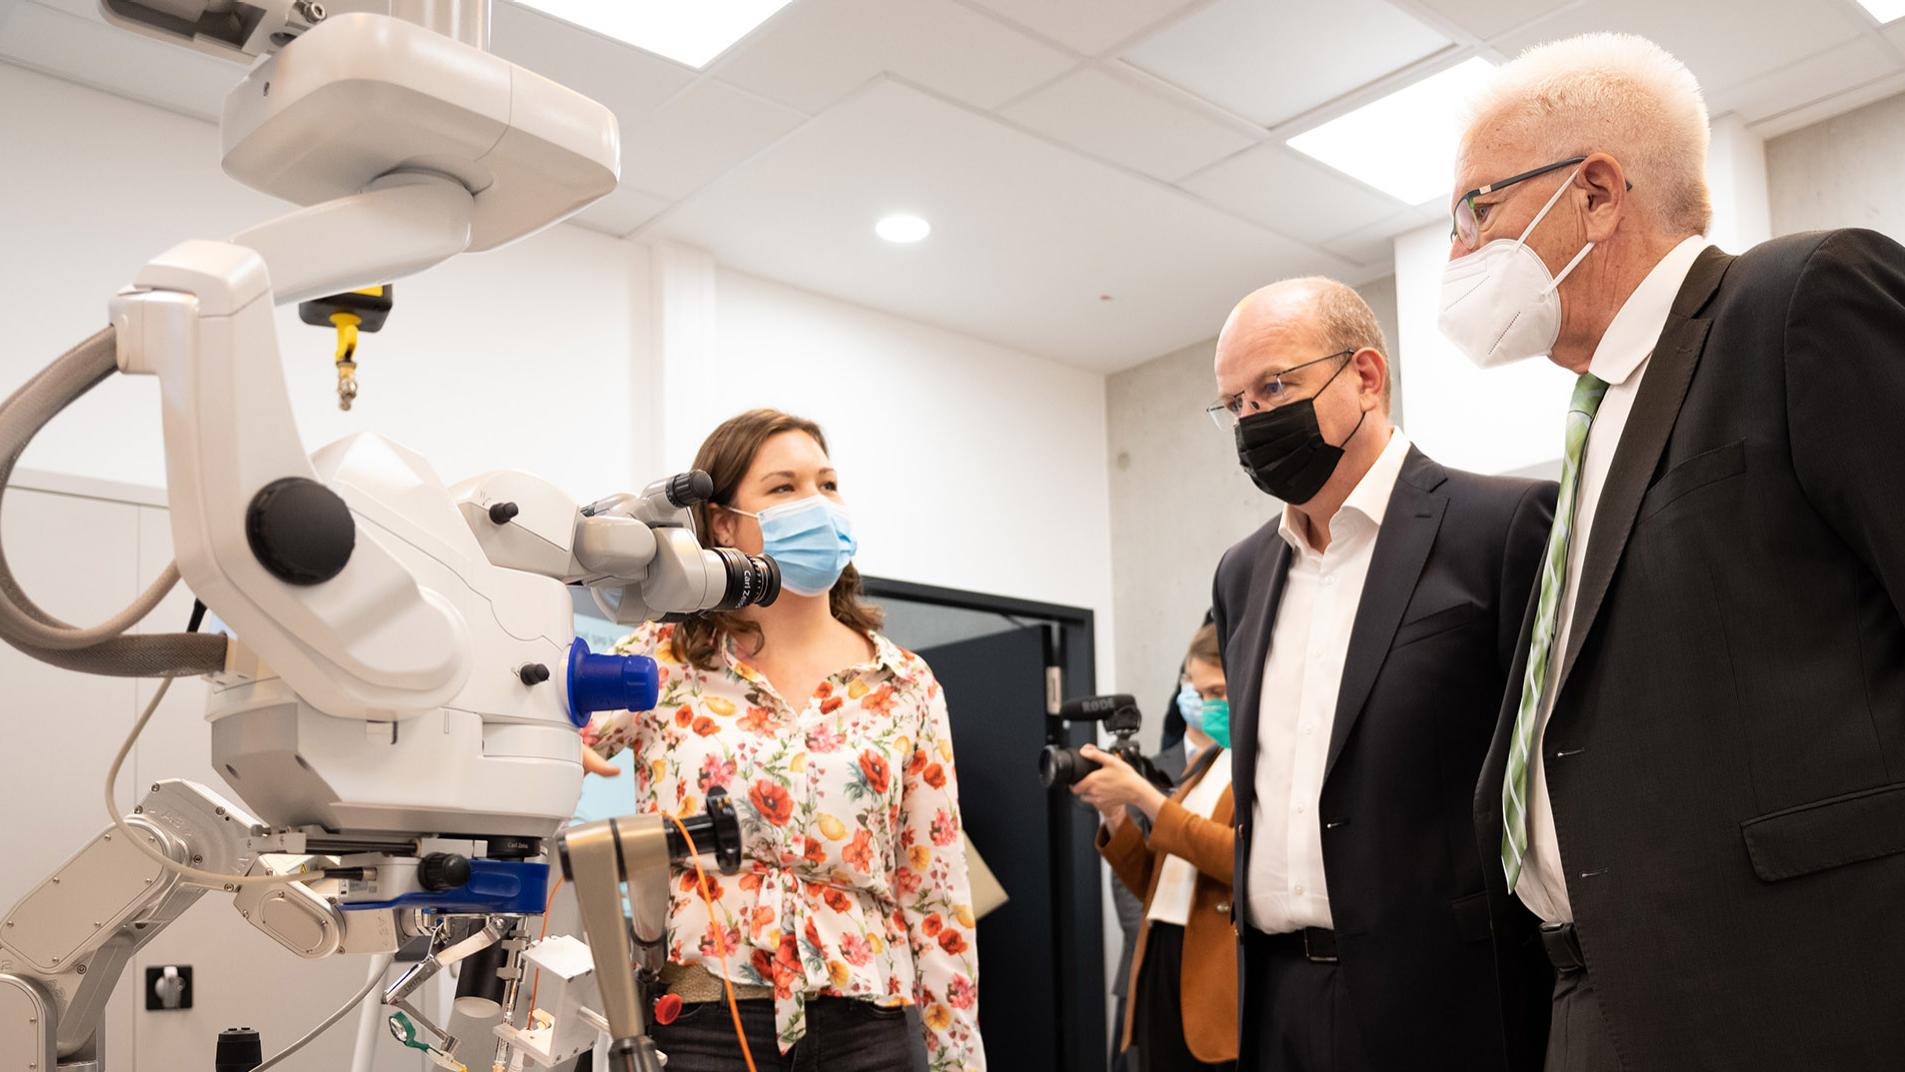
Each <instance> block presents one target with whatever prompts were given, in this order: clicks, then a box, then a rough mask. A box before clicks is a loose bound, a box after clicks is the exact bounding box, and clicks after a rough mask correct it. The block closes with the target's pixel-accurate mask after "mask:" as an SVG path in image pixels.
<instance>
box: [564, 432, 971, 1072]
mask: <svg viewBox="0 0 1905 1072" xmlns="http://www.w3.org/2000/svg"><path fill="white" fill-rule="evenodd" d="M695 468H697V469H702V470H705V471H706V472H707V473H708V474H709V475H710V476H712V477H713V478H714V496H713V498H712V500H711V501H710V502H708V503H707V504H706V505H703V506H697V507H696V508H695V514H696V517H695V521H696V530H697V532H698V533H699V534H700V537H701V541H702V543H703V544H705V545H721V546H728V547H736V548H739V549H741V550H743V551H746V552H748V553H750V554H761V553H766V554H768V555H770V556H772V557H773V558H774V560H775V561H776V562H778V563H779V564H780V568H781V574H782V593H781V596H780V598H779V600H778V601H777V602H775V603H774V604H773V605H772V606H768V607H750V608H748V609H746V610H742V611H737V612H733V613H727V614H718V615H713V616H709V617H703V618H690V619H688V620H685V621H681V622H677V623H669V624H662V623H650V624H648V625H644V626H642V627H641V628H640V629H638V630H636V631H635V632H634V633H633V634H631V635H630V636H629V637H627V638H626V639H624V640H623V641H621V642H620V643H619V644H617V645H616V650H617V651H620V652H624V653H633V654H642V655H648V656H651V657H653V658H654V659H655V660H656V661H657V662H658V663H659V664H660V668H661V699H660V702H659V703H657V704H656V706H655V708H654V710H652V711H646V712H641V713H636V714H631V713H629V712H622V713H619V714H616V715H613V716H610V717H608V718H605V719H602V720H600V721H598V722H597V723H596V724H594V725H593V726H591V727H590V729H589V732H588V733H587V734H586V735H585V736H587V737H588V738H589V739H590V740H591V741H592V742H593V746H594V749H595V751H596V752H597V753H599V754H600V755H601V756H603V757H606V756H610V755H613V754H614V753H615V752H617V751H620V750H621V749H622V748H623V747H628V748H631V749H633V750H634V752H635V753H636V759H635V762H634V763H633V764H632V767H633V770H634V772H635V785H634V787H633V792H634V799H635V803H636V805H637V807H639V808H641V809H644V810H648V811H658V812H668V813H672V814H677V815H689V814H693V813H695V812H697V811H699V810H700V809H701V808H702V806H703V801H705V800H706V798H707V796H708V795H709V793H710V792H712V791H713V790H714V789H715V788H716V787H717V786H718V787H721V788H722V789H724V790H725V791H726V792H727V793H728V794H729V796H730V797H732V798H733V800H734V802H735V805H736V809H737V810H738V812H739V814H740V819H741V825H742V835H743V844H744V846H745V856H744V858H743V864H742V868H741V871H740V873H739V874H736V875H720V874H713V873H710V874H708V876H707V893H708V895H709V897H710V899H711V901H712V913H713V918H710V908H709V905H708V904H707V903H705V902H704V901H703V897H702V892H701V891H700V890H698V889H697V888H696V883H695V880H694V876H693V874H692V873H688V874H686V875H683V876H682V879H683V881H678V882H676V883H674V884H673V888H672V891H671V892H672V902H671V904H670V906H669V913H668V930H669V937H670V944H669V950H668V965H667V967H666V968H665V969H664V971H663V973H662V983H663V985H664V987H665V988H666V989H667V991H668V993H670V994H673V995H675V996H676V997H678V998H680V1000H681V1002H682V1011H681V1013H680V1015H679V1016H678V1017H677V1018H675V1019H674V1020H673V1021H672V1022H666V1023H664V1022H660V1021H659V1020H658V1022H657V1024H656V1026H655V1028H654V1030H653V1038H654V1040H655V1043H656V1045H657V1046H658V1047H659V1048H660V1049H661V1050H663V1051H664V1052H665V1053H667V1054H668V1056H669V1063H668V1067H669V1072H733V1070H737V1069H740V1068H742V1067H743V1065H742V1060H741V1054H740V1048H739V1046H738V1045H737V1044H736V1040H735V1037H734V1026H733V1024H732V1022H731V1019H730V1017H729V1014H728V1011H727V1008H726V1006H725V1002H724V1000H723V998H724V996H725V995H724V993H723V987H722V985H721V982H720V973H721V972H723V971H725V972H726V973H727V975H728V978H729V979H730V980H732V982H733V984H734V992H735V997H736V998H738V999H739V1006H740V1014H741V1020H742V1022H743V1024H744V1025H745V1028H746V1035H747V1039H748V1045H749V1048H750V1049H751V1050H752V1053H753V1056H754V1059H755V1062H756V1063H757V1067H759V1068H761V1069H769V1068H778V1069H789V1068H811V1067H820V1066H821V1064H822V1063H824V1067H826V1068H827V1069H828V1072H909V1070H910V1069H911V1068H912V1067H913V1053H914V1051H915V1050H917V1048H918V1041H917V1040H916V1039H914V1038H912V1037H911V1035H910V1032H908V1031H907V1029H906V1022H907V1021H906V1014H905V1010H904V1008H903V1007H902V1006H903V1005H905V1004H907V1003H917V1004H918V1006H919V1009H920V1015H921V1019H922V1021H923V1022H924V1025H925V1036H926V1037H925V1044H926V1055H927V1058H928V1064H929V1066H930V1067H931V1068H932V1069H933V1072H966V1070H977V1069H983V1068H984V1067H985V1054H984V1050H983V1048H982V1046H981V1044H980V1039H979V1025H978V1011H979V1009H978V990H977V984H978V950H977V948H976V946H975V945H974V932H973V923H974V920H973V912H972V899H971V895H970V894H969V892H968V886H967V878H966V857H965V852H964V850H963V848H962V846H961V844H960V838H959V830H960V815H959V796H958V788H957V787H958V780H957V778H956V777H955V775H954V768H953V752H952V733H951V730H950V727H949V726H948V723H947V720H946V698H945V694H944V693H943V692H942V691H941V689H940V687H939V683H938V681H936V680H935V679H934V677H933V673H932V670H931V669H929V668H928V667H927V665H926V663H925V661H924V660H922V659H920V658H919V656H917V655H914V654H912V653H911V652H906V651H902V650H901V649H899V648H898V647H895V646H894V645H893V644H892V643H891V642H890V641H888V640H887V639H886V638H885V637H883V636H881V635H880V634H879V633H878V632H876V631H875V630H877V629H878V628H879V626H880V624H881V617H880V613H879V611H878V609H877V608H875V607H871V606H869V605H867V604H865V603H862V602H861V601H860V576H859V574H858V572H856V571H855V570H854V568H853V566H852V564H851V561H850V560H851V559H852V557H853V554H854V552H855V550H856V549H857V546H858V544H857V542H856V541H855V539H854V537H853V532H852V525H851V522H850V521H849V518H848V514H847V509H846V505H845V502H844V501H843V500H842V498H841V495H840V484H839V476H838V474H837V473H836V472H835V471H834V467H833V462H832V461H831V460H830V459H829V458H828V456H827V444H826V440H825V439H824V438H823V437H822V435H821V432H820V428H819V427H818V426H816V425H815V424H813V423H812V422H811V421H806V420H802V419H800V418H798V417H793V416H789V415H788V414H785V413H780V412H778V411H775V410H767V409H758V410H751V411H749V412H747V413H743V414H741V415H740V416H738V417H735V418H733V419H731V420H729V421H727V422H725V423H723V424H722V425H721V426H720V427H719V428H716V429H715V430H714V432H713V434H711V435H710V436H709V437H708V439H707V441H706V442H704V443H703V444H702V445H701V450H700V452H699V453H698V454H697V455H696V457H695ZM591 769H594V768H593V767H592V768H591Z"/></svg>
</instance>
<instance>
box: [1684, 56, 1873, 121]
mask: <svg viewBox="0 0 1905 1072" xmlns="http://www.w3.org/2000/svg"><path fill="white" fill-rule="evenodd" d="M1901 70H1905V67H1901V64H1900V63H1899V60H1898V58H1897V57H1896V56H1895V55H1893V54H1892V52H1891V50H1890V49H1887V48H1886V47H1885V45H1884V44H1883V43H1882V42H1880V41H1879V40H1877V39H1876V38H1874V37H1872V36H1871V35H1870V34H1867V35H1865V36H1862V37H1855V38H1853V39H1852V40H1851V41H1848V42H1846V43H1845V44H1843V45H1839V46H1837V47H1836V48H1831V49H1828V50H1826V51H1825V52H1822V53H1820V54H1819V55H1817V56H1813V57H1811V58H1809V59H1804V60H1801V61H1799V62H1798V63H1795V64H1792V65H1790V66H1786V67H1782V68H1780V69H1778V70H1776V71H1771V72H1768V73H1766V74H1763V75H1760V76H1759V77H1757V78H1752V79H1748V80H1747V81H1746V82H1743V83H1740V84H1738V85H1733V86H1728V87H1726V88H1725V89H1721V90H1718V91H1715V92H1710V93H1708V94H1707V105H1708V107H1709V108H1711V109H1712V111H1713V113H1714V114H1715V115H1718V114H1721V113H1723V112H1738V113H1739V114H1740V117H1741V118H1743V119H1745V120H1746V121H1747V122H1749V123H1753V122H1758V121H1759V120H1761V119H1765V118H1767V117H1769V116H1773V115H1777V114H1779V113H1781V112H1785V111H1790V110H1792V109H1793V108H1797V107H1802V106H1804V105H1807V104H1811V103H1813V102H1815V101H1820V100H1824V99H1826V98H1829V97H1833V96H1836V95H1838V94H1840V93H1843V92H1845V91H1846V90H1848V89H1852V88H1854V87H1856V86H1860V85H1864V84H1865V83H1867V82H1870V81H1873V80H1874V79H1878V78H1883V77H1885V76H1886V75H1888V74H1897V73H1900V71H1901Z"/></svg>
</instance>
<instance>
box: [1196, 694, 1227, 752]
mask: <svg viewBox="0 0 1905 1072" xmlns="http://www.w3.org/2000/svg"><path fill="white" fill-rule="evenodd" d="M1198 728H1199V729H1201V730H1203V731H1204V736H1206V737H1209V738H1210V739H1211V740H1213V741H1216V742H1217V747H1219V748H1229V747H1230V701H1229V700H1205V701H1204V718H1203V725H1201V726H1199V727H1198Z"/></svg>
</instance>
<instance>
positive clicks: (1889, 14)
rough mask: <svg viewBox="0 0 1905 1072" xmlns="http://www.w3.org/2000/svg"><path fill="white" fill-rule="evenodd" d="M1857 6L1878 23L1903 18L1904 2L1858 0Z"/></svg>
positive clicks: (1894, 0)
mask: <svg viewBox="0 0 1905 1072" xmlns="http://www.w3.org/2000/svg"><path fill="white" fill-rule="evenodd" d="M1859 6H1860V7H1862V8H1864V9H1865V10H1867V11H1869V12H1871V13H1872V17H1873V18H1875V19H1877V20H1879V21H1880V22H1891V21H1892V20H1893V19H1900V18H1905V0H1859Z"/></svg>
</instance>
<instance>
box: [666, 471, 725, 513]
mask: <svg viewBox="0 0 1905 1072" xmlns="http://www.w3.org/2000/svg"><path fill="white" fill-rule="evenodd" d="M667 494H668V501H669V503H671V504H672V505H674V506H677V507H681V506H693V505H695V504H696V503H704V502H707V501H708V500H709V499H710V498H711V497H713V495H714V478H713V477H711V476H709V475H708V474H707V473H706V472H704V471H703V470H700V469H690V470H688V471H687V472H685V473H677V474H675V475H674V476H671V477H669V478H668V488H667Z"/></svg>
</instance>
